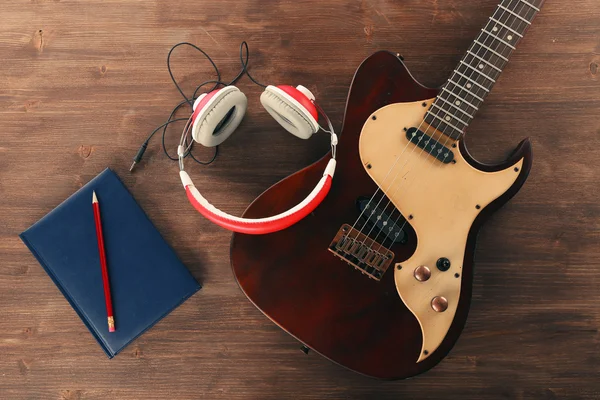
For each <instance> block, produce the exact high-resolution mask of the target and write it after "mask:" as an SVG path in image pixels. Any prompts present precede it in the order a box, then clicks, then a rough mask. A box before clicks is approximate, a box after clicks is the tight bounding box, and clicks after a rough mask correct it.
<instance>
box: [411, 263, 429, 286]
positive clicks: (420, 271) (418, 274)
mask: <svg viewBox="0 0 600 400" xmlns="http://www.w3.org/2000/svg"><path fill="white" fill-rule="evenodd" d="M430 277H431V270H430V269H429V268H427V266H425V265H421V266H418V267H417V268H415V279H416V280H418V281H419V282H425V281H426V280H428V279H429V278H430Z"/></svg>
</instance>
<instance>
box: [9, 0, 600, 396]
mask: <svg viewBox="0 0 600 400" xmlns="http://www.w3.org/2000/svg"><path fill="white" fill-rule="evenodd" d="M495 6H496V1H495V0H483V1H477V2H473V1H467V0H443V1H439V0H424V1H416V0H405V1H396V2H392V1H389V0H365V1H350V2H346V1H341V0H333V1H328V2H318V3H311V4H310V6H309V5H306V4H303V2H290V1H284V0H279V1H269V2H265V1H258V0H248V1H237V2H234V1H232V0H222V1H219V2H217V1H213V2H208V1H205V2H197V1H196V2H193V1H189V0H184V1H181V2H177V3H176V5H175V3H172V2H166V1H163V2H159V1H156V0H149V1H134V0H109V1H101V0H90V1H87V2H85V3H79V2H72V1H66V0H64V1H46V0H34V1H29V2H28V1H17V0H5V1H3V3H2V8H1V13H2V17H3V18H2V21H3V23H2V25H1V26H0V55H1V56H2V59H3V60H2V68H1V69H0V126H1V127H2V134H1V136H0V137H1V138H2V140H1V141H0V199H1V205H0V316H1V317H2V318H1V319H0V397H1V398H3V399H100V398H107V397H108V398H118V399H139V398H144V399H151V398H157V399H158V398H160V399H164V398H176V399H195V398H208V399H219V398H224V399H245V398H261V399H270V398H273V399H281V398H314V399H326V398H336V399H337V398H351V399H362V398H369V399H370V398H378V399H379V398H381V399H386V398H465V399H466V398H473V399H481V398H517V399H524V398H548V399H553V398H598V397H600V383H598V382H600V373H599V372H598V365H599V363H600V344H599V343H600V335H599V333H598V329H599V326H600V311H598V307H597V306H596V305H597V304H598V302H599V300H600V294H599V291H598V284H599V283H600V270H599V264H600V263H599V262H598V259H600V250H599V249H600V246H599V244H600V205H599V203H598V195H599V194H600V193H599V187H600V178H599V175H598V170H599V167H598V166H597V160H598V159H599V156H600V154H599V152H600V150H598V149H599V148H600V147H599V144H600V122H599V120H598V109H599V106H600V76H599V75H598V65H599V64H600V7H599V5H598V2H597V0H572V1H569V2H558V1H548V2H546V4H545V6H544V8H543V10H542V12H541V13H540V15H539V16H538V18H537V19H536V21H535V23H534V25H533V26H532V28H531V29H530V30H529V32H528V34H527V36H526V38H525V40H524V42H523V43H522V44H521V45H520V46H519V48H518V49H517V51H516V53H515V54H514V56H513V57H512V60H511V63H510V64H509V66H508V68H507V69H506V71H505V72H504V74H503V76H502V77H501V79H500V80H499V82H498V84H497V85H496V86H495V88H494V91H493V92H492V94H491V95H490V96H489V98H488V99H487V100H486V104H485V105H484V107H483V108H482V110H481V112H479V113H478V116H477V118H476V119H475V121H474V122H473V123H472V124H471V126H470V128H469V136H468V139H467V141H468V145H469V149H470V150H471V152H472V154H473V155H474V156H475V157H477V158H478V159H479V160H481V161H484V162H486V161H490V162H491V161H499V160H501V159H502V158H504V156H505V155H506V153H507V152H508V151H510V150H512V149H513V148H514V145H515V143H518V142H519V141H520V140H521V139H522V138H523V137H524V136H531V138H532V141H533V148H534V153H535V163H534V166H533V170H532V172H531V175H530V177H529V180H528V182H527V184H526V185H525V187H524V188H523V189H522V191H521V192H520V193H519V194H518V195H517V196H516V197H515V198H514V199H513V201H512V202H511V203H510V204H509V205H508V206H507V207H505V208H504V209H503V210H501V211H500V212H499V213H498V214H496V215H495V216H494V217H493V218H492V219H491V220H490V221H489V222H488V223H487V225H486V226H485V227H484V229H483V230H482V232H481V234H480V236H479V240H478V250H477V253H476V257H475V262H476V265H477V268H476V271H475V276H474V287H473V299H472V306H471V311H470V314H469V319H468V321H467V325H466V327H465V330H464V332H463V335H462V336H461V338H460V339H459V341H458V343H457V345H456V346H455V347H454V349H453V351H452V352H451V353H450V355H449V356H448V357H447V358H446V359H445V360H444V361H443V362H442V363H441V364H440V365H439V366H437V367H436V368H434V369H433V370H431V371H430V372H428V373H427V374H425V375H422V376H419V377H418V378H415V379H413V380H410V381H404V382H393V383H389V382H378V381H373V380H370V379H367V378H363V377H361V376H358V375H356V374H353V373H351V372H348V371H345V370H344V369H342V368H340V367H338V366H335V365H333V364H332V363H330V362H328V361H326V360H324V359H322V358H321V357H318V356H316V355H313V354H309V355H308V356H305V355H303V354H302V353H301V352H300V351H299V349H298V347H297V344H296V342H295V341H294V340H293V339H292V338H291V337H289V336H287V335H286V334H285V333H283V332H282V331H281V330H279V328H277V327H275V326H274V325H273V324H271V323H270V322H269V321H268V320H267V319H266V318H265V317H264V316H263V315H262V314H261V313H260V312H259V311H258V310H256V309H255V308H254V306H252V305H251V304H250V303H249V302H248V301H247V300H246V299H245V297H244V296H243V295H242V294H241V292H240V291H239V289H238V287H237V285H236V284H235V282H234V279H233V277H232V274H231V270H230V268H229V237H230V235H229V234H228V233H227V232H225V231H223V230H221V229H220V228H217V227H215V226H212V225H210V224H209V223H208V222H207V221H206V220H203V219H201V218H200V216H198V215H197V214H196V213H195V211H194V210H193V209H191V206H189V204H188V203H187V200H186V198H185V195H184V192H183V190H182V189H181V185H180V183H179V181H178V177H177V166H176V163H171V162H170V161H168V160H167V159H166V158H165V157H164V156H163V154H162V152H161V151H160V149H159V145H158V142H157V141H155V142H153V143H152V144H151V147H150V148H149V150H148V151H147V152H146V156H145V158H144V160H143V162H142V165H140V166H139V167H138V169H137V170H136V171H135V173H134V174H132V175H130V174H128V173H127V172H126V171H127V169H128V167H129V165H130V163H131V158H132V157H133V155H134V154H135V152H136V151H137V148H138V147H139V145H140V144H141V142H142V141H143V139H144V138H145V136H146V135H147V134H148V133H149V131H150V130H151V129H152V128H153V127H154V126H156V125H158V124H160V123H162V122H163V121H164V120H165V119H166V116H167V113H168V110H169V109H170V108H171V107H172V105H173V104H175V103H176V102H178V101H179V97H178V94H177V92H176V91H175V90H174V88H173V87H172V85H171V83H170V81H169V77H168V74H167V71H166V67H165V58H166V54H167V52H168V50H169V48H170V46H171V45H173V44H174V43H176V42H179V41H190V42H193V43H195V44H198V45H200V46H201V47H203V48H204V49H206V50H207V51H208V52H209V54H211V55H212V56H214V58H215V61H216V62H217V64H218V65H219V67H220V68H221V69H222V71H223V73H224V74H225V75H226V76H232V75H233V74H234V73H235V72H236V71H237V68H238V62H237V51H238V45H239V42H241V41H242V40H247V41H248V42H249V44H250V47H251V51H252V56H251V57H252V59H251V62H252V66H251V68H252V72H253V73H254V75H255V76H256V77H257V78H258V79H260V80H262V81H265V82H269V83H291V84H297V83H301V84H304V85H305V86H307V87H309V88H310V89H311V90H313V91H314V93H315V94H316V95H317V98H319V99H320V100H321V103H322V105H323V107H324V108H325V109H326V110H328V112H329V114H330V115H331V116H332V118H333V120H334V122H335V123H337V124H338V125H339V123H340V122H341V119H342V115H343V110H344V103H345V98H346V95H347V90H348V85H349V83H350V79H351V78H352V74H353V72H354V70H355V69H356V67H357V66H358V65H359V63H360V61H362V60H363V59H364V58H365V57H366V56H368V55H369V54H371V53H373V52H374V51H376V50H380V49H387V50H391V51H398V52H400V53H401V54H402V55H404V56H405V58H406V63H407V65H408V67H409V68H410V69H411V71H412V72H413V73H415V75H416V78H417V79H419V80H420V81H422V82H423V83H424V84H427V85H429V86H436V85H438V84H440V83H441V82H443V81H444V79H446V78H447V76H448V75H449V73H450V72H451V71H452V69H453V68H454V67H455V65H456V63H457V62H458V60H459V59H460V57H461V56H462V54H463V52H464V51H465V50H466V48H467V46H468V45H469V44H470V43H471V41H472V39H473V38H474V36H475V35H476V33H477V32H478V31H479V29H481V27H482V25H483V24H484V22H485V21H486V19H487V17H488V16H489V15H490V13H491V12H492V11H493V9H494V7H495ZM174 61H175V62H176V63H177V65H176V66H175V71H174V72H175V74H176V75H177V76H178V77H180V79H181V80H182V82H183V84H184V87H185V88H186V89H187V90H188V92H189V91H190V90H192V87H193V86H194V84H195V83H197V82H200V81H202V80H204V79H207V77H210V76H211V75H210V74H211V71H210V68H209V66H208V64H207V63H205V62H203V61H201V60H199V59H198V58H197V57H196V55H195V54H193V53H191V52H187V51H182V52H181V53H180V54H179V55H177V56H176V57H175V60H174ZM239 86H240V88H241V89H242V90H243V91H245V92H246V93H247V95H248V96H249V107H250V110H249V114H248V116H247V118H246V120H245V122H244V123H243V124H242V126H241V128H240V129H239V132H237V133H236V134H235V135H234V136H232V138H231V139H230V140H229V141H228V142H227V143H226V144H225V145H224V146H223V147H222V154H221V156H220V158H219V160H218V162H217V163H216V164H214V165H212V166H210V167H206V168H200V167H195V166H192V164H189V167H188V168H189V169H190V172H191V173H192V174H194V181H195V183H196V184H197V185H199V186H202V187H203V188H204V191H205V192H206V194H207V197H208V198H209V200H210V201H211V202H213V203H214V204H216V205H218V206H222V207H223V208H224V209H225V210H227V211H228V212H232V213H237V214H241V212H242V211H243V210H244V209H245V207H246V206H247V205H248V204H249V203H250V202H251V201H252V200H253V199H254V197H256V196H257V195H258V194H259V193H260V192H262V191H263V190H264V189H266V188H267V187H268V186H270V185H271V184H273V183H275V182H277V181H278V180H279V179H281V178H283V177H285V176H287V175H289V174H291V173H293V172H295V171H297V170H299V169H301V168H302V167H304V166H306V165H308V164H309V163H311V162H313V161H315V160H317V159H319V158H320V157H321V156H322V155H323V154H324V153H325V152H326V151H327V149H328V137H327V136H326V135H323V136H320V137H317V138H316V140H312V141H311V142H310V143H309V142H299V141H298V139H295V138H294V137H292V136H291V135H288V134H285V133H283V132H282V130H281V129H280V128H278V127H277V124H276V123H275V122H274V121H272V120H271V119H270V117H269V116H268V115H267V113H266V112H264V111H262V110H260V105H259V101H258V98H259V95H260V90H259V89H258V88H257V87H255V86H253V85H251V84H250V83H249V82H248V81H247V80H245V81H243V82H242V83H240V85H239ZM179 128H180V127H179V126H177V127H174V128H173V129H172V130H169V132H170V133H171V136H170V137H169V138H168V140H167V143H168V144H169V145H170V146H171V148H173V150H174V148H175V145H176V142H177V138H176V136H177V131H178V129H179ZM198 154H199V156H206V157H209V156H210V153H209V152H203V151H202V150H199V151H198ZM274 165H275V166H276V168H274ZM106 166H110V167H112V168H113V169H115V171H117V173H118V174H119V175H120V176H121V177H122V178H123V180H124V182H125V183H126V184H127V186H128V187H129V188H130V190H131V191H132V192H133V194H134V195H135V196H136V198H137V199H138V200H139V202H140V204H141V205H142V207H143V208H144V209H145V210H146V212H147V213H148V215H149V216H150V217H151V219H152V220H153V222H154V223H155V224H156V225H157V227H158V228H159V230H160V231H161V232H162V233H163V235H164V236H165V237H166V239H167V240H168V241H169V243H171V244H172V245H173V247H174V248H175V250H176V251H177V253H178V254H179V255H180V257H181V258H182V259H183V261H184V262H185V263H186V265H187V266H188V267H189V268H190V270H191V271H192V273H193V274H194V275H195V276H196V277H197V278H198V279H200V280H201V281H202V282H203V283H204V288H203V289H202V290H201V291H200V292H199V293H198V294H197V295H195V296H194V297H193V298H191V299H190V300H189V301H187V302H186V303H185V304H184V305H182V306H181V307H180V308H178V309H177V310H176V311H175V312H174V313H172V314H171V315H169V316H168V317H167V318H166V319H165V320H164V321H162V322H161V323H160V324H158V325H157V326H155V327H154V328H153V329H152V330H150V331H149V332H147V333H146V334H144V335H143V336H142V337H141V338H139V339H138V340H137V341H136V342H135V343H134V344H132V345H131V346H130V347H129V348H127V349H126V350H125V351H124V353H122V354H121V355H119V356H117V357H116V358H115V359H113V360H110V361H109V360H107V359H106V357H105V356H104V354H103V353H102V351H101V350H100V348H99V346H98V345H97V344H96V343H95V342H94V340H93V338H92V337H91V335H90V334H89V332H88V331H87V330H86V328H85V327H84V326H83V324H82V323H81V321H80V320H79V319H78V318H77V316H76V314H75V312H74V311H73V310H72V309H71V308H70V307H69V305H68V303H67V302H66V301H65V300H64V298H62V296H61V295H60V293H59V291H58V290H57V289H56V287H55V286H54V285H53V284H52V282H51V280H50V279H49V278H48V276H46V274H45V273H44V272H43V270H42V269H41V267H40V266H39V265H38V264H37V263H36V261H35V259H34V258H33V256H31V254H30V253H29V252H28V251H27V249H26V248H25V246H24V245H23V244H22V243H21V242H20V240H19V239H18V237H17V235H18V233H20V232H21V231H23V230H24V229H26V228H27V227H28V226H29V225H30V224H32V223H33V222H35V221H36V220H37V219H39V218H40V217H42V216H43V215H45V214H46V213H47V212H48V211H50V210H51V209H52V208H53V207H54V206H56V205H57V204H59V203H60V202H61V201H62V200H63V199H64V198H66V197H67V196H69V195H70V194H71V193H72V192H73V191H75V190H76V189H77V188H79V187H80V186H81V185H83V184H84V183H85V182H87V181H88V180H90V179H91V178H92V177H93V176H95V175H96V174H98V173H99V172H100V171H102V169H104V167H106ZM31 187H34V188H36V190H35V192H34V193H32V192H31V190H28V188H31Z"/></svg>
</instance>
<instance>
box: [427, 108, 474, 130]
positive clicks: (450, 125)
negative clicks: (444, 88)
mask: <svg viewBox="0 0 600 400" xmlns="http://www.w3.org/2000/svg"><path fill="white" fill-rule="evenodd" d="M427 114H429V115H431V116H433V117H436V118H437V119H439V120H440V121H442V122H443V123H445V124H446V125H448V126H449V127H451V128H452V129H454V130H456V131H458V132H461V133H462V131H463V129H460V128H457V127H456V126H454V125H452V124H451V123H450V122H448V121H446V120H445V119H443V118H441V117H440V116H439V115H437V114H434V113H433V112H431V109H429V111H427ZM460 122H462V121H460ZM463 125H465V127H466V126H467V124H465V123H464V122H463ZM442 133H443V132H442Z"/></svg>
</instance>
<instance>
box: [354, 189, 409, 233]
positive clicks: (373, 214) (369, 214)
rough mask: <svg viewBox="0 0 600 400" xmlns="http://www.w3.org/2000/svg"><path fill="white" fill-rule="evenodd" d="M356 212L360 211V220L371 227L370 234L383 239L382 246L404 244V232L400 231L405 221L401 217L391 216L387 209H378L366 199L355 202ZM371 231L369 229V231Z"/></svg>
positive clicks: (362, 198)
mask: <svg viewBox="0 0 600 400" xmlns="http://www.w3.org/2000/svg"><path fill="white" fill-rule="evenodd" d="M357 206H358V210H359V211H360V215H361V220H363V221H367V222H368V223H369V224H370V225H371V226H373V229H372V233H373V235H375V236H376V238H380V237H381V238H383V242H382V243H383V244H386V242H391V243H392V244H396V243H406V241H407V237H406V232H404V230H403V229H402V228H403V227H404V225H405V223H406V220H405V219H404V217H402V216H401V215H398V216H393V215H392V214H393V210H395V209H393V210H392V211H388V207H387V204H386V207H384V208H381V207H378V204H376V202H374V201H371V199H369V198H366V197H361V198H359V199H358V201H357ZM369 231H371V229H369Z"/></svg>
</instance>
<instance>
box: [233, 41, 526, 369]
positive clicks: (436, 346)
mask: <svg viewBox="0 0 600 400" xmlns="http://www.w3.org/2000/svg"><path fill="white" fill-rule="evenodd" d="M436 95H437V90H435V89H429V88H425V87H423V86H422V85H420V84H419V83H418V82H416V81H415V80H414V79H413V77H412V76H411V75H410V73H409V72H408V70H407V69H406V67H405V66H404V64H403V63H402V61H401V60H400V59H399V58H398V57H396V56H395V55H394V54H391V53H388V52H378V53H375V54H373V55H372V56H371V57H369V58H368V59H366V60H365V61H364V62H363V63H362V65H361V66H360V67H359V69H358V70H357V72H356V74H355V76H354V80H353V83H352V86H351V89H350V93H349V96H348V101H347V105H346V114H345V119H344V126H343V129H342V134H341V135H340V144H339V146H338V155H337V159H338V168H337V170H336V174H335V178H334V180H333V185H332V188H331V192H330V194H329V195H328V197H327V198H326V199H325V201H324V202H323V203H322V204H321V205H320V206H319V207H318V208H317V209H316V210H315V212H314V213H313V214H311V215H310V216H309V217H307V218H306V219H304V220H302V221H301V222H299V223H298V224H296V225H294V226H292V227H291V228H289V229H286V230H284V231H281V232H277V233H273V234H269V235H264V236H250V235H242V234H234V236H233V239H232V242H231V262H232V268H233V272H234V274H235V277H236V278H237V281H238V283H239V285H240V287H241V289H242V290H243V292H244V293H245V294H246V296H247V297H248V298H249V299H250V301H251V302H252V303H254V305H256V307H258V308H259V309H260V310H261V311H262V312H263V313H264V314H265V315H266V316H267V317H269V318H270V319H271V320H272V321H273V322H275V323H276V324H277V325H279V326H280V327H281V328H282V329H284V330H285V331H287V332H288V333H289V334H291V335H293V336H294V337H295V338H296V339H298V340H299V341H300V342H302V343H303V344H304V345H306V346H307V347H309V348H310V349H313V350H315V351H317V352H318V353H320V354H322V355H323V356H325V357H327V358H329V359H330V360H332V361H334V362H336V363H338V364H340V365H342V366H345V367H347V368H349V369H351V370H354V371H356V372H359V373H362V374H365V375H368V376H372V377H377V378H383V379H401V378H407V377H410V376H413V375H416V374H419V373H421V372H423V371H426V370H428V369H430V368H431V367H433V366H434V365H436V364H437V363H438V362H440V360H442V359H443V358H444V357H445V355H446V354H447V353H448V352H449V351H450V349H451V348H452V346H453V345H454V344H455V342H456V340H457V339H458V337H459V335H460V332H461V330H462V328H463V326H464V324H465V321H466V318H467V314H468V310H469V303H470V297H471V284H472V277H473V253H474V249H475V240H476V236H477V231H478V229H479V227H480V226H481V224H482V222H483V220H484V219H485V217H487V216H489V215H490V213H491V212H493V211H494V210H496V209H498V208H499V207H500V206H502V205H503V204H504V203H505V202H506V201H508V200H509V199H510V198H511V197H512V196H513V195H514V194H515V193H516V192H517V191H518V190H519V188H520V187H521V186H522V185H523V183H524V182H525V180H526V178H527V175H528V173H529V170H530V168H531V157H532V154H531V146H530V143H529V141H528V140H525V141H523V142H522V143H521V144H520V145H519V146H518V147H517V149H516V150H515V151H514V153H513V155H512V156H511V157H510V159H509V160H507V161H506V162H504V163H502V164H501V165H493V166H492V165H483V164H480V163H478V162H477V161H475V160H474V159H473V158H472V157H471V156H470V155H469V153H468V151H467V149H466V147H465V145H464V141H462V140H461V141H458V142H453V141H452V142H448V145H450V146H451V144H452V143H456V145H457V147H456V148H453V152H454V155H455V160H456V164H446V165H443V164H441V163H440V162H438V161H437V160H434V159H433V158H432V157H431V156H428V155H427V154H426V153H421V151H420V150H421V149H420V148H418V147H416V146H414V145H413V144H410V145H409V146H408V147H407V149H408V150H407V152H408V151H412V150H413V148H414V149H415V151H414V153H413V155H412V156H411V158H410V159H408V160H409V163H410V165H412V172H409V173H406V172H407V171H408V169H404V170H402V171H404V172H403V173H402V175H401V176H400V178H399V179H401V180H403V183H402V185H405V186H400V188H398V187H397V184H398V182H399V181H396V184H395V185H389V183H390V182H391V179H390V178H389V177H388V179H390V180H388V181H386V178H385V175H386V173H387V171H388V170H390V167H391V166H392V165H393V163H394V161H395V159H396V158H397V157H398V156H399V155H400V153H401V152H402V151H403V149H404V147H406V144H407V139H406V136H405V132H404V130H403V128H405V127H407V128H408V127H410V126H414V125H418V124H419V122H420V121H421V120H422V119H423V115H424V113H425V110H426V107H423V105H422V103H423V102H425V103H426V104H430V102H431V99H433V98H435V97H436ZM386 106H387V107H386ZM373 116H376V119H373V118H372V117H373ZM367 121H368V122H367ZM419 153H420V154H419ZM406 154H408V153H405V155H406ZM402 157H404V156H402ZM327 159H328V155H326V156H325V157H324V158H323V159H321V160H320V161H318V162H317V163H315V164H313V165H311V166H310V167H307V168H305V169H303V170H302V171H299V172H297V173H296V174H294V175H292V176H290V177H288V178H286V179H284V180H282V181H280V182H279V183H277V184H275V185H274V186H273V187H271V188H270V189H268V190H267V191H266V192H264V193H263V194H262V195H261V196H260V197H258V198H257V199H256V200H255V201H254V202H253V203H252V204H251V205H250V206H249V207H248V209H247V210H246V212H245V214H244V216H245V217H251V218H257V217H264V216H268V215H274V214H276V213H279V212H282V211H284V210H286V209H288V208H290V207H291V206H293V205H295V204H297V203H298V202H299V201H301V200H302V199H303V198H304V197H305V196H306V195H307V194H308V193H309V192H310V191H311V190H312V188H313V187H314V185H315V183H316V182H317V181H318V180H319V179H320V177H321V174H322V171H323V169H324V167H325V164H326V163H327ZM405 161H406V159H404V158H402V161H401V162H402V163H404V162H405ZM367 164H369V165H370V168H367ZM407 165H408V164H407ZM413 179H415V181H413V182H412V183H411V181H412V180H413ZM386 182H387V183H388V184H387V185H386ZM378 187H381V189H383V191H384V192H386V193H387V195H388V197H389V198H390V200H391V201H392V202H393V203H394V205H395V206H396V207H397V208H398V209H399V210H400V211H401V212H402V213H403V215H404V216H405V217H408V216H409V215H412V216H413V218H412V219H410V220H409V224H407V225H406V227H405V229H406V230H407V235H408V241H407V242H406V243H397V244H395V245H393V246H391V247H389V250H390V251H391V252H393V254H394V255H395V258H394V260H393V263H392V266H391V267H390V268H389V269H388V270H387V272H385V274H384V275H383V277H382V279H381V280H380V281H376V280H373V279H369V278H368V277H366V276H365V275H363V274H361V273H360V272H358V271H356V270H355V269H354V268H353V267H351V266H349V265H348V264H346V263H345V262H343V261H342V260H341V259H339V258H338V257H335V256H334V255H333V254H332V252H330V251H328V246H329V245H330V243H331V241H332V239H333V238H334V237H335V236H336V234H337V233H338V230H339V229H340V227H341V226H342V225H343V224H349V225H352V224H353V223H354V222H355V221H356V219H357V218H358V217H359V215H360V211H359V209H358V208H357V206H356V203H357V199H359V198H361V197H363V196H366V197H367V198H369V197H371V196H372V195H373V193H375V191H376V190H377V189H378ZM403 187H404V189H403ZM396 189H397V190H396ZM439 257H447V258H448V259H450V260H451V266H450V269H449V270H448V271H445V272H441V271H439V270H437V269H436V260H437V259H438V258H439ZM420 265H427V266H428V267H429V268H430V270H431V273H432V274H431V277H430V279H429V280H427V281H426V282H419V281H417V280H416V279H415V278H414V270H415V268H416V267H418V266H420ZM456 275H458V276H456ZM438 295H439V296H443V297H444V298H445V299H446V300H447V309H446V310H445V311H444V312H436V311H434V310H433V308H432V306H431V301H432V297H434V296H438ZM425 353H426V354H425Z"/></svg>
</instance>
